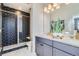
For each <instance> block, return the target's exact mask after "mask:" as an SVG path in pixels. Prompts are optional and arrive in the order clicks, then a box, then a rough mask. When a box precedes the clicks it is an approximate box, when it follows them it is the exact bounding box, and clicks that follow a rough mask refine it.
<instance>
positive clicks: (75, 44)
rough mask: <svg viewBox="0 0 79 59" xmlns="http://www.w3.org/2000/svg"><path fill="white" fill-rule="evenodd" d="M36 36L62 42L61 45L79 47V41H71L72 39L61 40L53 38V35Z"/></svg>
mask: <svg viewBox="0 0 79 59" xmlns="http://www.w3.org/2000/svg"><path fill="white" fill-rule="evenodd" d="M36 36H38V37H42V38H46V39H49V40H54V41H58V42H61V43H64V44H68V45H72V46H74V47H79V40H78V39H71V38H62V39H59V38H53V36H52V35H47V34H38V35H36Z"/></svg>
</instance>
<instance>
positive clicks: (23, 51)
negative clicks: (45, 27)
mask: <svg viewBox="0 0 79 59" xmlns="http://www.w3.org/2000/svg"><path fill="white" fill-rule="evenodd" d="M27 44H28V45H29V44H30V42H29V43H27ZM2 56H36V54H35V53H34V52H32V51H31V47H30V46H29V47H28V48H27V47H25V48H21V49H18V50H15V51H12V52H9V53H5V54H3V55H2Z"/></svg>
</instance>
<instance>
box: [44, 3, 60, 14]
mask: <svg viewBox="0 0 79 59" xmlns="http://www.w3.org/2000/svg"><path fill="white" fill-rule="evenodd" d="M59 8H60V4H58V3H50V4H48V5H47V6H45V7H44V12H46V13H50V12H51V11H54V10H55V9H59Z"/></svg>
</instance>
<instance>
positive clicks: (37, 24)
mask: <svg viewBox="0 0 79 59" xmlns="http://www.w3.org/2000/svg"><path fill="white" fill-rule="evenodd" d="M47 32H49V16H48V14H44V13H43V4H39V3H38V4H33V5H32V10H31V38H32V46H33V51H35V35H37V34H40V33H47Z"/></svg>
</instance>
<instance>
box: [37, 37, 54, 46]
mask: <svg viewBox="0 0 79 59" xmlns="http://www.w3.org/2000/svg"><path fill="white" fill-rule="evenodd" d="M36 40H38V41H40V42H42V43H45V44H47V45H50V46H52V45H53V44H52V40H49V39H46V38H41V37H37V36H36Z"/></svg>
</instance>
